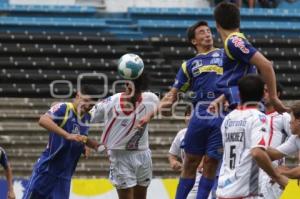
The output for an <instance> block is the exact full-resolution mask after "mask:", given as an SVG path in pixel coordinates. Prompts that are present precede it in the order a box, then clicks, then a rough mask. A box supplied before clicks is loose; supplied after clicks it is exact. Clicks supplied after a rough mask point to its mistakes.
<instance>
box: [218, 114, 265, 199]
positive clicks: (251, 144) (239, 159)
mask: <svg viewBox="0 0 300 199" xmlns="http://www.w3.org/2000/svg"><path fill="white" fill-rule="evenodd" d="M268 128H269V124H268V119H267V116H266V115H265V114H263V113H261V112H259V111H258V110H257V109H245V110H239V109H236V110H234V111H232V112H231V113H229V114H228V115H227V116H226V117H225V119H224V121H223V123H222V127H221V131H222V137H223V145H224V155H223V162H222V166H221V171H220V175H219V181H218V189H217V195H218V196H219V197H223V198H238V197H246V196H249V195H258V194H259V193H258V191H259V189H258V186H259V178H258V177H259V176H258V174H259V167H258V165H257V164H256V162H255V160H254V159H253V158H252V156H251V149H253V148H256V147H263V148H265V147H266V146H267V141H268V139H269V130H268Z"/></svg>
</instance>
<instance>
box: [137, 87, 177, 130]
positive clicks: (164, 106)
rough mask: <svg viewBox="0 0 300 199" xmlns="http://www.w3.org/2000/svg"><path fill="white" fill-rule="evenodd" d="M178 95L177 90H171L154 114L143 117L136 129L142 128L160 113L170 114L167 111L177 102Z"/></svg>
mask: <svg viewBox="0 0 300 199" xmlns="http://www.w3.org/2000/svg"><path fill="white" fill-rule="evenodd" d="M177 94H178V90H177V88H171V90H170V91H169V92H168V93H166V95H165V96H164V97H163V98H162V99H161V101H160V102H159V105H158V106H157V107H155V108H154V110H153V111H152V112H150V113H149V114H147V115H146V116H145V117H143V118H142V119H141V121H140V122H139V123H138V124H137V126H136V127H137V128H142V127H143V126H144V125H145V124H147V123H148V122H150V120H151V119H152V118H153V117H154V116H156V115H158V114H159V113H162V114H165V113H166V112H168V111H166V110H168V109H170V108H171V107H172V105H173V103H174V102H175V101H176V100H177Z"/></svg>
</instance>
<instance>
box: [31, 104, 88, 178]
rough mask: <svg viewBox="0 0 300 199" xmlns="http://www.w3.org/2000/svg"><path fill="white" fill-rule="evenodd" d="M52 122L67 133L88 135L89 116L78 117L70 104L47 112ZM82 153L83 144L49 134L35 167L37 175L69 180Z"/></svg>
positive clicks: (55, 107)
mask: <svg viewBox="0 0 300 199" xmlns="http://www.w3.org/2000/svg"><path fill="white" fill-rule="evenodd" d="M47 114H48V115H50V116H51V118H52V119H53V121H54V122H55V123H56V124H57V125H58V126H60V127H61V128H63V129H64V130H65V131H67V132H68V133H72V134H80V135H85V136H87V135H88V130H89V127H88V125H87V123H88V122H89V120H90V114H89V113H87V114H84V115H83V116H78V115H77V112H76V111H75V108H74V107H73V104H72V103H59V104H56V105H54V106H52V107H51V108H50V110H49V111H48V112H47ZM83 151H84V144H83V143H78V142H74V141H68V140H66V139H64V138H63V137H61V136H59V135H57V134H56V133H53V132H50V134H49V141H48V145H47V148H46V150H45V151H44V152H43V153H42V155H41V157H40V158H39V159H38V161H37V163H36V165H35V171H36V172H37V173H48V174H50V175H54V176H57V177H59V178H64V179H68V180H69V179H71V177H72V175H73V173H74V171H75V168H76V165H77V162H78V160H79V158H80V156H81V154H82V153H83Z"/></svg>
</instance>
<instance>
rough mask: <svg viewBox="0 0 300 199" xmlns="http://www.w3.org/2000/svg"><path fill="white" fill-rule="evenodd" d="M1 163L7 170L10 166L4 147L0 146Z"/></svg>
mask: <svg viewBox="0 0 300 199" xmlns="http://www.w3.org/2000/svg"><path fill="white" fill-rule="evenodd" d="M0 164H1V165H2V167H3V168H4V169H5V170H6V169H7V168H8V160H7V155H6V153H5V151H4V149H3V148H1V147H0Z"/></svg>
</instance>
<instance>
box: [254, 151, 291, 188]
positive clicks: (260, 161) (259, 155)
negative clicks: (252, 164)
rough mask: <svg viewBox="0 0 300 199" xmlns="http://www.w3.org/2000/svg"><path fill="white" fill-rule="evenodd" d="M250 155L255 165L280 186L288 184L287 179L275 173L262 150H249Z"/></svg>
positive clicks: (268, 158) (269, 160)
mask: <svg viewBox="0 0 300 199" xmlns="http://www.w3.org/2000/svg"><path fill="white" fill-rule="evenodd" d="M251 155H252V157H253V159H254V160H255V161H256V163H257V165H258V166H259V167H260V168H262V169H263V170H264V171H265V172H266V173H267V174H268V175H269V176H270V177H271V178H272V179H273V180H274V181H275V182H277V183H278V184H279V185H280V186H282V187H285V186H286V185H287V184H288V178H287V177H285V176H283V175H280V174H279V173H277V172H276V171H275V169H274V168H273V167H272V162H271V159H270V157H269V156H268V155H267V153H266V151H265V150H264V149H263V148H260V147H256V148H253V149H251Z"/></svg>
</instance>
